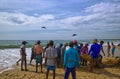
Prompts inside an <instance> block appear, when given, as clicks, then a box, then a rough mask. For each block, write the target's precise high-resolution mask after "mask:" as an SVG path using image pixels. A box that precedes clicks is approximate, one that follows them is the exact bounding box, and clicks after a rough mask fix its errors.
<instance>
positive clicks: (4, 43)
mask: <svg viewBox="0 0 120 79" xmlns="http://www.w3.org/2000/svg"><path fill="white" fill-rule="evenodd" d="M101 40H103V41H104V42H105V43H104V44H106V43H107V42H113V43H114V44H119V43H120V39H99V40H98V41H101ZM22 41H23V40H0V47H5V46H6V47H8V48H9V47H10V48H12V46H13V48H16V47H17V48H18V47H19V46H20V45H21V42H22ZM25 41H27V42H28V44H27V46H28V47H31V46H32V45H34V43H35V42H36V41H37V40H25ZM40 41H41V44H42V45H43V46H45V45H46V44H47V43H48V42H49V40H40ZM70 41H72V40H54V43H55V45H58V44H60V43H62V44H64V43H65V42H70ZM78 43H83V44H84V43H89V44H91V43H92V39H81V40H78Z"/></svg>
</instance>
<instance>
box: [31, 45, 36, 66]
mask: <svg viewBox="0 0 120 79" xmlns="http://www.w3.org/2000/svg"><path fill="white" fill-rule="evenodd" d="M35 45H37V44H36V43H35V44H34V45H33V47H32V49H31V57H30V65H31V62H32V60H33V59H36V55H35V52H34V47H35Z"/></svg>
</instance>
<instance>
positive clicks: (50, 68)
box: [46, 65, 55, 70]
mask: <svg viewBox="0 0 120 79" xmlns="http://www.w3.org/2000/svg"><path fill="white" fill-rule="evenodd" d="M46 69H47V70H55V66H48V65H47V66H46Z"/></svg>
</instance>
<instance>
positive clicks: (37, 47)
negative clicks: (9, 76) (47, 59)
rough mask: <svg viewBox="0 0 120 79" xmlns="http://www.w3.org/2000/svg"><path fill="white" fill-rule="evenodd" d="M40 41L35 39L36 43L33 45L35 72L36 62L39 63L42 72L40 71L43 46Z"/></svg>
mask: <svg viewBox="0 0 120 79" xmlns="http://www.w3.org/2000/svg"><path fill="white" fill-rule="evenodd" d="M40 43H41V42H40V41H37V45H35V47H34V52H35V55H36V72H37V71H38V63H40V65H41V73H43V71H42V53H43V50H44V49H43V46H41V45H40Z"/></svg>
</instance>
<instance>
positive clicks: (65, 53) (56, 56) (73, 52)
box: [20, 39, 105, 79]
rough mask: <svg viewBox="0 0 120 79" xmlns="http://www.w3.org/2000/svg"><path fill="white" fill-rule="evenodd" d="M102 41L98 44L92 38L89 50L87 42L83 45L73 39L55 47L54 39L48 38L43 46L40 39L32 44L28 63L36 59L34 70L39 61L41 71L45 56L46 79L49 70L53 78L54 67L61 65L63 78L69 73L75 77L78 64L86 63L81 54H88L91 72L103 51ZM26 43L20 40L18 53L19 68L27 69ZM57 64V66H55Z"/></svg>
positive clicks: (65, 78) (74, 78)
mask: <svg viewBox="0 0 120 79" xmlns="http://www.w3.org/2000/svg"><path fill="white" fill-rule="evenodd" d="M103 43H104V41H101V42H100V44H98V40H97V39H94V40H93V44H92V45H91V47H90V50H89V49H88V44H87V43H86V44H85V45H83V44H82V43H81V44H78V42H77V40H74V41H72V42H69V43H68V42H66V43H65V44H64V45H63V44H60V45H59V46H57V47H55V45H54V41H53V40H50V41H49V43H48V44H47V45H46V47H45V48H43V46H42V45H41V42H40V41H37V43H35V44H34V46H33V48H32V53H31V60H30V64H31V62H32V60H33V59H35V60H36V72H38V64H39V63H40V66H41V73H43V71H42V66H43V63H42V61H43V58H45V63H44V65H45V67H46V70H47V71H46V79H48V75H49V71H50V70H52V71H53V79H55V70H56V67H63V68H65V74H64V79H68V77H69V74H70V73H71V74H72V78H73V79H76V68H78V69H79V67H80V65H87V60H85V59H83V58H82V57H81V55H83V54H88V55H90V61H89V62H90V65H89V67H90V71H91V72H93V67H94V65H95V63H97V62H98V61H99V62H101V60H102V55H101V54H100V51H102V52H103V54H104V55H105V53H104V51H103V46H102V45H103ZM26 44H27V42H26V41H23V42H22V45H21V47H20V54H21V70H22V71H23V70H25V71H27V70H28V69H27V62H26V47H25V45H26ZM98 57H100V60H98ZM23 63H25V69H23V65H24V64H23ZM56 64H57V66H56Z"/></svg>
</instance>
